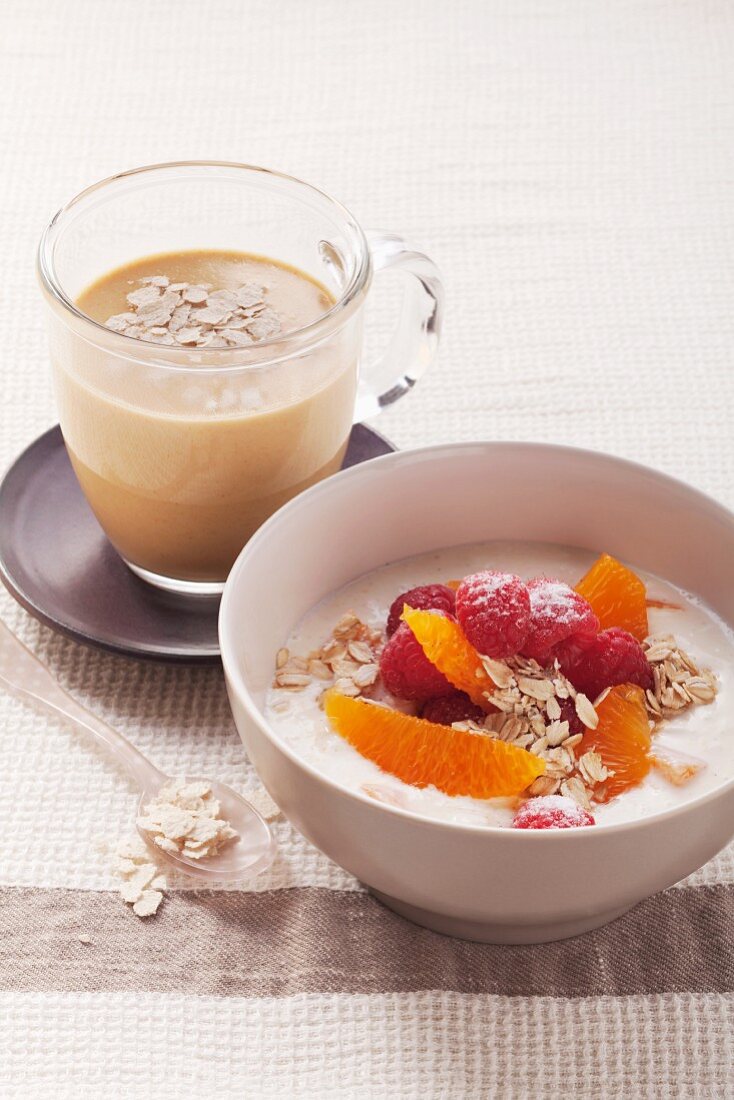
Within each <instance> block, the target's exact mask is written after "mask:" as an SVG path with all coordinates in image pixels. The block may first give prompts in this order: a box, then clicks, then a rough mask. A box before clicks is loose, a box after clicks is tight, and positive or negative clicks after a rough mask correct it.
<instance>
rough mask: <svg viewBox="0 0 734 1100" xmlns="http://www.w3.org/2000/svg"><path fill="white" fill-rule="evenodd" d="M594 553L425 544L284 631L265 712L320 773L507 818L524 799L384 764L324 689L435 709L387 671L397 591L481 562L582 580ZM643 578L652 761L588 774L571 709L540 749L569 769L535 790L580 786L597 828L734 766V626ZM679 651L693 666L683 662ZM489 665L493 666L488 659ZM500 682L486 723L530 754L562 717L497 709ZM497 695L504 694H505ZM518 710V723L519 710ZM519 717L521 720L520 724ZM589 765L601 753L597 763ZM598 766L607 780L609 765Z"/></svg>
mask: <svg viewBox="0 0 734 1100" xmlns="http://www.w3.org/2000/svg"><path fill="white" fill-rule="evenodd" d="M593 560H594V555H593V554H591V553H590V552H588V551H583V550H578V549H574V548H572V547H566V546H558V545H549V544H543V543H518V542H511V541H506V542H490V543H485V544H477V545H470V546H462V547H451V548H448V549H442V550H439V551H435V552H430V553H427V554H422V555H420V556H417V557H413V558H409V559H406V560H403V561H400V562H396V563H392V564H390V565H387V566H382V567H381V568H379V569H376V570H374V571H372V572H370V573H367V574H366V575H363V576H361V577H359V578H357V579H356V580H354V581H352V582H351V583H349V584H347V585H345V586H343V587H342V588H340V589H339V590H338V591H336V592H333V593H330V594H329V595H327V596H326V597H325V598H324V599H322V600H321V601H320V602H319V603H318V605H317V606H316V607H314V608H312V609H310V610H309V611H308V612H307V614H306V615H305V616H304V617H303V618H302V620H301V621H300V622H299V623H298V624H297V625H296V626H295V628H294V629H293V630H292V631H291V633H290V636H289V637H288V638H287V639H285V640H284V645H283V647H281V649H280V650H279V651H278V655H277V657H276V668H275V670H274V671H275V679H274V682H273V685H272V687H271V688H270V690H269V692H268V695H267V700H266V707H265V715H266V718H267V719H268V721H269V723H270V726H271V728H272V729H273V730H274V731H275V732H276V733H277V734H278V735H279V736H280V737H281V738H282V739H283V740H284V741H285V742H286V743H288V744H289V745H290V746H292V748H293V749H294V750H295V751H296V752H297V753H298V754H299V756H301V757H302V759H303V760H304V761H307V762H308V763H309V764H310V765H311V766H312V767H314V768H315V769H317V770H318V771H320V772H321V773H322V774H324V775H326V776H329V777H330V778H332V779H333V780H334V781H336V782H338V783H340V784H343V785H345V786H347V787H349V788H350V789H352V790H355V791H360V792H362V793H365V794H367V795H368V796H369V797H372V798H374V799H376V800H378V801H383V802H386V803H388V804H392V805H394V806H398V807H402V808H403V809H406V810H410V811H412V812H414V813H417V814H421V815H425V816H427V817H430V818H432V819H434V820H436V821H447V822H455V823H465V824H474V825H479V826H481V825H485V826H487V825H493V826H499V827H510V826H512V824H513V820H514V817H515V813H516V810H517V798H515V797H493V798H488V799H480V798H476V797H471V796H469V795H466V794H448V793H445V792H444V791H443V790H441V789H439V788H438V787H437V786H436V785H434V784H428V785H416V784H414V783H407V782H403V780H402V779H401V778H400V777H399V776H397V775H395V774H391V772H390V771H389V770H385V769H384V768H383V767H380V766H379V765H378V763H376V762H375V761H374V760H373V759H370V758H369V757H368V756H366V755H363V754H362V753H360V751H358V749H357V748H355V747H354V746H353V745H352V744H351V743H350V742H349V741H348V740H346V739H345V738H344V737H342V736H340V734H339V733H338V732H337V731H336V730H335V729H334V727H333V725H332V723H331V722H330V721H329V718H328V716H327V714H326V713H325V710H324V705H323V703H324V695H325V692H326V691H328V690H330V689H331V688H332V687H333V685H334V684H336V685H337V687H336V690H337V691H338V690H342V691H346V693H347V694H348V695H349V696H362V697H363V698H368V699H373V700H375V701H379V702H382V703H384V704H386V705H388V706H390V707H392V708H394V709H396V710H399V711H401V712H405V713H408V714H413V715H420V714H421V712H422V710H423V709H425V710H426V713H431V711H430V702H429V703H428V704H427V705H426V707H425V708H422V707H421V704H420V702H417V703H416V701H415V700H405V699H402V698H400V696H399V695H398V696H397V697H396V696H395V695H393V694H392V693H391V692H390V691H389V689H388V688H387V687H386V685H385V684H384V683H383V681H382V677H381V675H380V669H379V661H380V654H381V653H382V651H383V650H384V646H385V642H386V632H385V627H386V623H387V621H388V615H389V612H390V608H391V605H392V604H393V603H394V601H396V598H397V602H398V604H399V602H400V599H399V595H400V593H404V592H409V591H410V590H414V589H415V588H420V587H421V586H430V585H437V584H438V585H444V586H445V585H446V582H448V583H449V585H455V584H456V581H455V578H457V577H463V576H465V575H467V574H476V573H479V572H480V571H484V570H493V571H498V572H499V571H502V572H507V571H508V570H510V571H511V572H512V573H514V574H518V575H519V576H520V577H521V578H532V577H553V578H558V579H559V580H560V581H563V582H566V583H567V584H568V585H569V586H573V585H574V584H576V583H577V581H578V580H579V578H581V577H582V576H583V575H584V574H585V573H586V572H587V570H588V569H589V568H590V566H591V565H592V562H593ZM639 575H640V578H641V579H642V580H643V581H644V584H645V589H646V597H647V599H646V602H647V604H648V607H647V616H648V630H647V637H646V641H645V644H644V646H643V648H644V652H645V654H646V655H647V654H650V655H651V657H652V660H651V661H650V667H651V670H653V671H654V670H655V669H657V670H658V671H657V673H656V677H657V679H656V680H653V678H652V677H651V681H652V686H653V691H652V698H651V699H646V709H647V718H648V721H649V724H650V727H651V730H652V731H653V737H652V747H651V760H652V766H651V767H650V769H649V771H647V773H646V774H645V776H644V777H643V778H642V779H641V781H640V782H638V783H633V784H631V785H630V787H629V788H628V789H626V790H625V791H624V792H623V793H620V794H617V795H616V796H614V797H611V798H609V799H608V800H607V799H606V798H605V797H604V795H605V791H604V787H605V783H604V782H601V783H593V782H589V780H591V779H593V778H594V777H595V774H594V772H593V771H592V773H591V774H590V775H587V773H586V767H587V758H586V754H585V753H584V752H583V751H582V750H583V748H584V742H585V740H588V739H589V738H588V737H587V738H586V739H585V738H584V732H585V727H583V724H582V723H581V722H580V720H579V719H578V718H577V716H576V715H575V714H572V723H571V728H568V723H566V727H567V728H566V729H564V728H560V723H559V722H556V730H557V732H558V734H559V735H562V734H563V733H566V737H565V738H563V739H562V740H558V736H552V738H551V740H552V741H553V742H554V744H551V745H549V746H547V747H546V748H545V749H544V750H541V752H542V754H543V756H546V757H547V759H548V764H549V765H554V764H556V765H557V764H562V765H563V766H562V767H561V766H556V767H555V768H553V769H551V770H552V774H550V775H547V776H544V777H542V778H541V779H538V780H537V781H536V783H535V784H533V786H531V787H530V795H529V796H530V797H532V795H533V794H535V795H536V796H540V797H542V796H547V795H550V796H558V795H560V796H561V797H564V798H568V797H573V795H574V794H576V797H577V800H578V801H579V803H580V804H581V805H582V807H583V808H584V809H586V810H587V811H590V812H592V813H593V818H594V821H595V823H596V824H599V825H603V824H608V823H614V822H620V821H634V820H636V819H637V818H640V817H644V816H645V815H648V814H653V813H658V812H660V811H662V810H666V809H669V808H672V807H675V806H677V805H680V804H681V803H682V802H684V801H686V800H690V799H692V798H697V797H698V796H700V795H702V794H705V793H707V792H709V791H711V790H713V789H714V788H716V787H717V786H718V785H720V784H721V782H722V781H723V780H725V779H726V778H727V777H729V776H731V775H733V774H734V737H732V735H731V720H730V716H731V714H732V713H734V634H732V632H731V630H730V629H729V628H728V627H727V626H726V624H725V623H724V622H723V621H722V620H721V618H720V617H719V616H718V615H717V614H716V613H715V612H714V611H713V610H712V609H711V608H708V607H706V606H705V605H704V604H703V603H702V602H701V601H700V600H698V599H697V598H696V597H695V596H692V595H691V594H689V593H687V592H684V591H682V590H681V589H680V588H677V587H676V586H674V585H671V584H670V583H668V582H666V581H664V580H662V579H660V578H658V577H655V576H654V575H651V574H649V573H646V572H643V571H640V574H639ZM439 600H440V592H439ZM681 652H682V654H683V656H684V658H685V661H686V662H687V664H686V663H683V661H682V660H678V659H677V658H678V655H679V654H680V653H681ZM694 662H695V663H694ZM543 663H546V664H547V665H548V666H550V665H551V662H550V661H548V662H537V661H536V662H535V665H537V666H538V669H539V668H540V667H542V664H543ZM488 667H489V668H490V669H491V668H492V667H493V665H492V662H491V661H490V662H488ZM519 667H520V668H523V665H522V664H521V665H520V666H519ZM666 668H667V669H668V671H669V672H670V674H671V676H672V677H673V679H672V681H671V682H670V684H669V683H668V678H667V676H665V673H664V670H665V669H666ZM538 669H536V670H533V668H532V661H531V662H530V664H528V666H527V670H526V671H530V672H531V673H532V672H533V671H535V673H536V675H539V671H538ZM661 675H662V676H663V677H664V685H663V686H662V690H661V683H660V681H661ZM550 679H551V680H552V677H551V678H550ZM500 682H501V683H502V682H503V680H502V679H501V678H500ZM655 683H657V686H658V691H657V693H656V691H655ZM686 683H689V684H691V683H692V684H693V685H694V687H693V689H692V690H693V694H691V693H689V691H688V690H687V689H686V687H685V685H686ZM674 684H675V685H677V687H673V685H674ZM493 686H496V685H491V686H490V690H489V692H488V693H487V694H488V695H489V696H490V698H489V699H488V701H487V708H486V709H487V711H488V712H489V713H488V716H487V717H488V718H489V719H490V721H489V731H488V732H490V733H491V734H492V735H494V736H500V735H501V734H503V733H504V730H508V727H509V733H510V735H511V740H510V742H509V743H510V744H513V743H515V744H519V745H521V746H522V747H523V748H524V749H526V751H529V750H530V749H534V748H536V747H537V744H538V741H539V739H540V736H543V734H544V728H545V730H547V729H548V728H549V727H550V728H551V730H552V731H553V717H555V716H557V717H558V718H561V716H562V714H561V708H560V707H559V706H556V707H555V708H554V709H553V710H552V711H551V715H552V716H553V717H551V715H549V714H547V713H546V711H545V707H544V706H543V705H542V702H541V701H537V700H535V699H531V701H530V707H529V713H531V714H535V715H537V714H538V713H540V715H541V716H542V718H541V721H542V724H539V725H538V732H537V735H536V736H535V738H534V739H533V731H532V729H531V728H530V723H529V721H525V720H523V716H522V711H521V710H520V708H519V707H518V706H517V705H515V708H514V711H512V712H510V714H508V713H507V712H506V711H504V712H503V711H499V712H498V711H497V709H496V708H495V707H493V706H492V703H491V695H492V687H493ZM666 689H667V691H666ZM656 696H657V697H656ZM663 697H664V698H665V700H666V701H667V703H668V704H669V705H668V706H667V707H665V706H664V705H662V703H663ZM445 698H446V697H444V700H445ZM449 698H451V697H450V696H449ZM498 698H499V699H500V701H501V699H502V694H501V692H500V693H499V695H498ZM527 698H528V697H526V702H527ZM566 698H568V696H566ZM465 699H466V696H465ZM561 702H562V703H563V701H561ZM568 705H569V706H570V702H569V704H568ZM441 710H443V712H444V713H445V714H446V715H447V719H449V720H450V719H451V717H452V715H451V713H450V711H448V710H446V708H445V706H444V707H442V708H440V709H439V711H438V712H437V713H439V714H440V713H441ZM469 710H470V713H471V716H472V720H470V721H469V722H468V728H470V729H472V728H473V729H475V730H479V729H482V728H484V724H485V720H484V719H483V718H482V716H481V710H477V708H476V707H474V706H471V705H470V704H469ZM518 710H520V718H519V719H518V718H517V716H516V714H515V711H518ZM526 710H528V708H526ZM574 710H575V708H574ZM663 711H664V712H665V715H667V717H664V716H663ZM567 713H568V709H567V705H566V704H563V714H567ZM456 717H457V719H458V721H457V728H462V727H463V726H466V723H465V722H464V721H463V719H464V718H465V717H467V716H466V715H464V714H463V713H462V711H461V709H459V710H458V711H457V712H456ZM510 718H512V721H513V723H514V724H513V726H511V727H510V726H509V721H510ZM592 721H593V718H592ZM590 735H591V731H590ZM505 736H506V735H505ZM592 740H593V737H592ZM569 742H570V744H569ZM554 750H555V751H554ZM597 755H598V754H597ZM603 756H604V754H603V753H602V757H603ZM594 763H595V761H593V760H592V761H591V763H590V764H588V767H592V766H593V764H594ZM579 764H580V767H579ZM574 765H575V766H574ZM597 766H598V765H597ZM601 766H602V767H604V768H605V769H606V767H607V766H608V769H609V771H612V770H613V761H611V762H610V761H606V760H604V759H602V765H601ZM598 774H600V775H602V777H603V778H604V777H605V775H606V771H605V772H599V773H598ZM569 779H571V782H570V783H569ZM580 788H583V789H580ZM525 794H526V795H527V792H525ZM595 795H599V796H600V797H599V798H597V797H595Z"/></svg>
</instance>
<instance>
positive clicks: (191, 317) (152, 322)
mask: <svg viewBox="0 0 734 1100" xmlns="http://www.w3.org/2000/svg"><path fill="white" fill-rule="evenodd" d="M138 282H139V283H141V284H142V285H141V286H140V288H139V289H138V290H133V291H131V292H130V293H129V294H128V295H127V301H128V305H129V306H130V309H129V311H128V312H126V313H116V314H115V315H114V317H109V318H108V319H107V321H105V325H106V327H107V328H109V329H113V330H114V331H115V332H121V333H123V334H124V335H125V336H133V337H134V338H135V339H136V340H147V341H148V343H151V344H167V345H168V346H176V345H181V346H184V347H197V348H239V347H245V346H247V345H248V344H254V343H257V341H258V340H266V339H268V338H269V337H271V336H277V335H278V333H279V332H280V331H281V328H282V324H281V319H280V317H279V316H278V314H277V313H276V311H275V310H274V309H273V308H272V306H269V305H267V303H266V302H265V295H266V288H265V287H262V286H256V285H255V284H254V283H245V284H244V285H243V286H240V287H238V288H237V290H212V288H211V285H210V284H209V283H172V282H171V281H170V279H168V277H167V276H166V275H148V276H147V277H146V278H144V279H138Z"/></svg>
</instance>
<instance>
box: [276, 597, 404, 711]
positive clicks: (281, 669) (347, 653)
mask: <svg viewBox="0 0 734 1100" xmlns="http://www.w3.org/2000/svg"><path fill="white" fill-rule="evenodd" d="M382 643H383V637H382V632H381V631H379V630H373V629H372V628H371V627H369V626H367V624H366V623H363V622H362V620H361V619H359V618H358V617H357V616H356V615H355V614H354V612H353V611H348V612H347V614H346V615H343V616H342V618H341V619H340V620H339V622H338V623H337V624H336V626H335V627H334V629H333V630H332V632H331V637H330V638H329V640H328V641H327V642H326V643H325V644H324V645H322V646H321V648H320V649H315V650H313V651H312V652H311V653H309V654H308V656H306V657H297V656H295V655H294V654H292V653H291V652H290V651H289V650H288V649H280V650H279V651H278V654H277V656H276V658H275V680H274V681H273V687H276V688H282V689H284V690H285V691H303V689H304V688H306V687H308V685H309V684H311V683H313V681H314V680H321V681H323V683H324V689H325V690H326V689H328V688H329V687H333V688H334V689H335V690H336V691H338V692H340V693H341V694H342V695H350V696H352V697H353V698H354V697H356V696H358V695H363V694H365V693H367V692H368V691H369V689H370V688H371V687H372V686H373V685H374V684H375V683H376V681H377V677H378V676H379V673H380V666H379V663H378V662H379V651H380V649H381V648H382ZM276 705H277V704H276Z"/></svg>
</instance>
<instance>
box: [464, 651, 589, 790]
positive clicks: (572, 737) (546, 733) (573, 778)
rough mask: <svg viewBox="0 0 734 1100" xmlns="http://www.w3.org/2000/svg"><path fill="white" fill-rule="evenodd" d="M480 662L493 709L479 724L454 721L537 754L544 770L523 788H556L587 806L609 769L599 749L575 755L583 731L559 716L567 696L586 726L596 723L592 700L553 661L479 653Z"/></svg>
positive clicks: (487, 695) (488, 698)
mask: <svg viewBox="0 0 734 1100" xmlns="http://www.w3.org/2000/svg"><path fill="white" fill-rule="evenodd" d="M482 664H483V665H484V670H485V672H486V673H487V675H488V676H489V678H490V679H491V680H492V682H493V683H494V685H495V688H494V691H488V692H485V696H486V698H487V701H488V702H490V703H491V704H492V705H493V706H495V707H496V708H497V711H498V713H495V714H488V715H487V717H486V718H485V719H484V720H483V721H482V723H481V725H477V724H475V723H472V722H458V723H455V725H456V726H457V727H458V728H460V729H471V730H476V731H477V732H483V733H490V734H492V736H494V737H498V738H500V740H502V741H506V742H507V743H508V744H512V745H516V746H517V747H518V748H522V749H527V751H528V752H531V753H533V755H534V756H539V757H541V759H543V760H544V761H545V773H544V774H543V775H541V776H540V777H539V778H538V779H536V780H535V782H534V783H533V784H532V785H531V786H530V787H529V788H528V794H530V795H549V794H559V793H560V794H563V795H566V797H568V798H572V799H573V800H574V802H576V803H577V804H578V805H579V806H583V808H584V809H585V810H588V809H589V808H590V806H591V801H592V798H593V794H594V788H595V787H596V786H598V785H599V784H601V783H603V782H604V781H605V780H606V779H608V777H609V774H610V773H609V772H608V771H607V769H606V768H605V767H604V765H603V763H602V759H601V756H600V755H599V753H597V752H586V753H584V754H583V755H582V756H581V757H577V756H576V749H577V747H578V746H579V745H580V743H581V741H582V739H583V734H581V733H575V734H572V733H571V729H570V726H569V723H568V720H567V719H564V718H563V709H562V704H564V703H566V700H570V704H572V705H573V707H574V710H575V712H576V715H577V716H578V718H579V719H580V721H581V722H582V723H583V725H584V726H585V727H586V728H587V729H596V727H597V725H598V724H599V716H598V715H597V713H596V709H595V707H594V705H593V704H592V703H591V701H590V700H589V699H587V698H586V696H585V695H584V694H582V693H581V692H579V691H576V688H575V687H574V686H573V684H572V683H571V681H570V680H568V679H566V677H565V676H564V675H563V673H562V672H561V670H560V668H559V666H558V662H557V661H556V662H554V665H553V668H552V669H544V668H542V667H541V666H540V665H539V664H538V662H537V661H533V660H530V659H528V658H525V657H511V658H509V659H508V660H506V661H495V660H492V659H491V658H490V657H482ZM598 701H600V700H598ZM570 704H566V705H570Z"/></svg>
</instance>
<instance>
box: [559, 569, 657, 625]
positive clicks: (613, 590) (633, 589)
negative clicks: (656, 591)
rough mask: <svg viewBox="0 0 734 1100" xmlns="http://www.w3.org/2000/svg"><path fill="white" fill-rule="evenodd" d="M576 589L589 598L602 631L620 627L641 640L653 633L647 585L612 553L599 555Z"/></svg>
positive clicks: (585, 597)
mask: <svg viewBox="0 0 734 1100" xmlns="http://www.w3.org/2000/svg"><path fill="white" fill-rule="evenodd" d="M576 591H577V592H579V593H580V594H581V595H582V596H583V597H584V599H586V600H588V601H589V603H590V604H591V606H592V607H593V609H594V611H595V612H596V614H597V615H598V616H599V622H600V623H601V629H602V630H606V629H607V627H610V626H619V627H621V628H622V629H623V630H628V631H629V633H630V634H633V635H634V637H635V638H637V640H638V641H640V642H641V641H643V640H644V639H645V638H646V637H647V635H648V634H649V633H650V630H649V627H648V625H647V593H646V590H645V585H644V584H643V582H642V581H641V580H640V578H639V577H638V576H637V574H636V573H633V572H632V570H631V569H628V568H627V566H626V565H622V563H621V561H617V559H616V558H613V557H611V555H610V554H602V555H601V557H600V558H597V560H596V561H595V562H594V564H593V565H592V567H591V569H590V570H589V572H588V573H587V574H586V575H585V576H583V577H582V578H581V580H580V581H579V583H578V584H577V585H576Z"/></svg>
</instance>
